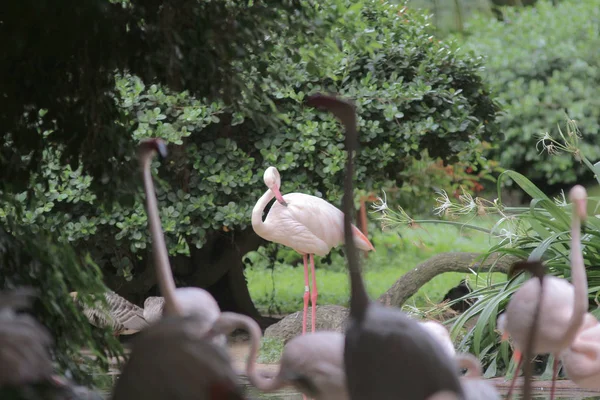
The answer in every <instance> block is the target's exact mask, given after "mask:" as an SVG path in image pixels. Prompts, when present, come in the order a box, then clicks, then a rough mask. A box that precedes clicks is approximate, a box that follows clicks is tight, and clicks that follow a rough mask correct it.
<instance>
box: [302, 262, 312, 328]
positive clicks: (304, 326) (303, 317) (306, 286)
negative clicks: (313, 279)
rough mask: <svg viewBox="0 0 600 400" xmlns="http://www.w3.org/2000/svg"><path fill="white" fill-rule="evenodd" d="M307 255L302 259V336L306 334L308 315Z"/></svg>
mask: <svg viewBox="0 0 600 400" xmlns="http://www.w3.org/2000/svg"><path fill="white" fill-rule="evenodd" d="M307 257H308V256H307V255H306V254H304V255H303V256H302V258H303V259H304V311H303V313H302V334H303V335H304V334H305V333H306V314H308V298H309V297H310V294H309V292H308V260H307Z"/></svg>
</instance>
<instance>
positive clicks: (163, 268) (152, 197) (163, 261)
mask: <svg viewBox="0 0 600 400" xmlns="http://www.w3.org/2000/svg"><path fill="white" fill-rule="evenodd" d="M153 156H154V152H153V151H147V152H144V153H142V154H141V156H140V164H141V166H142V175H143V180H144V191H145V192H146V213H147V215H148V224H149V225H150V236H151V237H152V254H153V256H154V266H155V268H156V275H157V279H158V287H159V289H160V292H161V293H162V295H163V297H164V298H165V311H166V313H167V314H176V315H183V310H182V308H181V306H180V304H179V303H178V302H177V299H176V298H175V281H174V280H173V274H172V272H171V264H170V263H169V254H168V252H167V245H166V244H165V237H164V235H163V231H162V226H161V223H160V216H159V214H158V205H157V203H158V202H157V200H156V192H155V189H154V181H153V180H152V169H151V166H152V158H153Z"/></svg>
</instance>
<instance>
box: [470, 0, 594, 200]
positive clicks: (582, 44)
mask: <svg viewBox="0 0 600 400" xmlns="http://www.w3.org/2000/svg"><path fill="white" fill-rule="evenodd" d="M504 11H505V21H506V22H499V21H496V20H495V19H491V18H475V19H472V20H470V21H469V24H468V28H467V33H466V35H465V36H464V37H463V38H461V41H462V43H463V44H462V48H463V49H464V50H470V51H473V52H475V53H476V54H479V55H484V56H485V77H486V81H488V82H490V84H491V85H492V87H493V90H494V91H495V92H496V93H497V95H498V99H499V101H500V103H501V105H502V108H503V111H504V113H503V114H502V115H501V116H500V117H499V119H498V121H499V124H500V129H501V131H502V132H503V133H504V134H505V137H506V139H505V141H498V142H496V143H495V144H496V146H495V148H494V149H493V150H492V151H491V152H490V153H489V158H491V159H494V160H496V161H499V162H500V166H501V167H504V168H509V169H513V170H516V171H518V172H520V173H522V174H523V175H525V176H527V177H528V178H529V179H531V180H532V181H533V182H535V183H536V184H538V185H540V186H541V187H542V188H544V187H546V185H553V184H557V183H562V184H568V183H572V182H575V181H576V180H577V179H578V178H589V177H590V175H589V171H588V170H587V168H586V167H585V166H584V165H572V163H571V159H570V155H568V154H558V155H555V156H552V157H551V158H550V157H549V156H548V155H544V156H543V157H539V156H538V153H539V150H540V146H537V147H536V143H537V142H538V140H539V139H540V134H543V133H544V132H547V131H549V133H550V134H551V135H553V136H556V134H557V132H558V128H557V126H558V124H559V123H560V124H563V123H564V120H565V117H566V115H565V112H566V114H567V115H568V117H570V118H572V119H574V120H576V121H577V124H578V126H579V128H580V130H581V134H582V135H583V139H584V142H585V143H586V144H585V145H583V146H582V147H581V151H582V152H583V153H584V154H587V155H592V154H598V153H599V152H600V142H599V141H598V140H597V139H596V137H595V135H597V133H598V132H600V98H599V97H598V95H597V87H598V85H599V84H600V72H599V71H598V68H597V66H598V63H599V62H600V54H599V53H598V51H597V49H598V47H599V46H600V34H599V33H600V7H598V1H596V0H570V1H568V0H566V1H562V2H560V3H559V4H558V5H557V6H553V5H552V4H551V3H550V2H549V1H539V2H538V3H537V5H536V6H535V7H527V8H523V9H520V8H519V9H514V8H507V9H505V10H504Z"/></svg>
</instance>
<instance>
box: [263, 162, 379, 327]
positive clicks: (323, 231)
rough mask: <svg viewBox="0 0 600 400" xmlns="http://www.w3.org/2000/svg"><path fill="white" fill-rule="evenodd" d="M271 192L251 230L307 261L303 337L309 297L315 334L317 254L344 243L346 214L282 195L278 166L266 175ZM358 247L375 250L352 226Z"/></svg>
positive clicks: (308, 197)
mask: <svg viewBox="0 0 600 400" xmlns="http://www.w3.org/2000/svg"><path fill="white" fill-rule="evenodd" d="M263 180H264V182H265V185H267V187H268V190H267V191H266V192H265V194H263V195H262V197H261V198H260V199H258V201H257V202H256V205H255V206H254V209H253V210H252V228H253V229H254V231H255V232H256V233H257V234H258V236H260V237H262V238H263V239H266V240H268V241H271V242H275V243H279V244H283V245H285V246H288V247H291V248H292V249H294V250H296V251H297V252H298V253H300V254H302V259H303V261H304V297H303V300H304V310H303V314H302V334H303V335H304V334H305V333H306V316H307V313H308V301H309V297H310V300H311V304H312V314H311V323H312V332H314V331H315V323H316V316H317V313H316V307H317V298H318V291H317V279H316V276H315V258H314V256H315V254H316V255H318V256H321V257H323V256H325V255H327V254H328V253H329V252H330V251H331V249H332V248H333V247H337V246H339V245H340V244H342V243H343V242H344V226H343V225H344V214H343V213H342V212H341V211H340V210H339V209H337V208H336V207H335V206H333V205H332V204H330V203H328V202H327V201H325V200H323V199H321V198H319V197H315V196H311V195H308V194H304V193H288V194H286V195H285V196H282V195H281V192H280V187H281V176H280V175H279V171H278V170H277V168H275V167H269V168H267V169H266V170H265V172H264V174H263ZM273 197H275V199H276V200H277V201H276V202H275V203H273V205H272V206H271V209H270V210H269V213H268V214H267V217H266V219H265V220H264V221H263V220H262V215H263V211H264V209H265V207H266V206H267V204H269V202H270V201H271V200H272V199H273ZM352 233H353V239H354V242H355V243H356V246H357V247H358V248H359V249H361V250H364V251H369V250H375V249H374V247H373V245H372V244H371V242H370V241H369V239H368V238H367V237H366V236H365V235H364V234H363V233H362V232H361V231H360V230H359V229H358V228H357V227H356V226H354V225H353V226H352ZM308 257H310V268H311V275H312V293H310V288H309V279H308Z"/></svg>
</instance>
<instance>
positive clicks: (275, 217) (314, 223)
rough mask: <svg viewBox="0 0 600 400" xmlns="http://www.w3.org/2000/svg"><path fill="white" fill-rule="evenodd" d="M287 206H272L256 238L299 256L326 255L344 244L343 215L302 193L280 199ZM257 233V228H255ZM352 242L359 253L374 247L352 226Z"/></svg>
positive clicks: (313, 197)
mask: <svg viewBox="0 0 600 400" xmlns="http://www.w3.org/2000/svg"><path fill="white" fill-rule="evenodd" d="M283 199H284V200H285V201H286V203H287V206H284V205H282V204H281V203H279V202H275V203H273V206H272V207H271V210H270V211H269V214H268V215H267V218H266V219H265V221H264V228H263V229H259V230H261V233H259V235H260V236H261V237H263V238H264V239H266V240H269V241H271V242H275V243H280V244H283V245H284V246H288V247H291V248H292V249H294V250H296V251H297V252H298V253H300V254H316V255H318V256H320V257H323V256H325V255H327V254H328V253H329V252H330V251H331V249H332V248H333V247H337V246H339V245H341V244H343V243H344V214H343V213H342V212H341V211H340V210H339V209H338V208H336V207H335V206H333V205H332V204H331V203H329V202H327V201H325V200H323V199H321V198H319V197H316V196H311V195H308V194H304V193H288V194H286V195H284V196H283ZM255 230H256V228H255ZM353 231H354V232H353V233H354V242H355V244H356V247H358V248H359V249H361V250H365V251H368V250H372V249H373V245H372V244H371V242H370V241H369V239H367V237H366V236H365V235H363V234H362V232H361V231H360V230H359V229H358V228H356V226H353Z"/></svg>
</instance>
